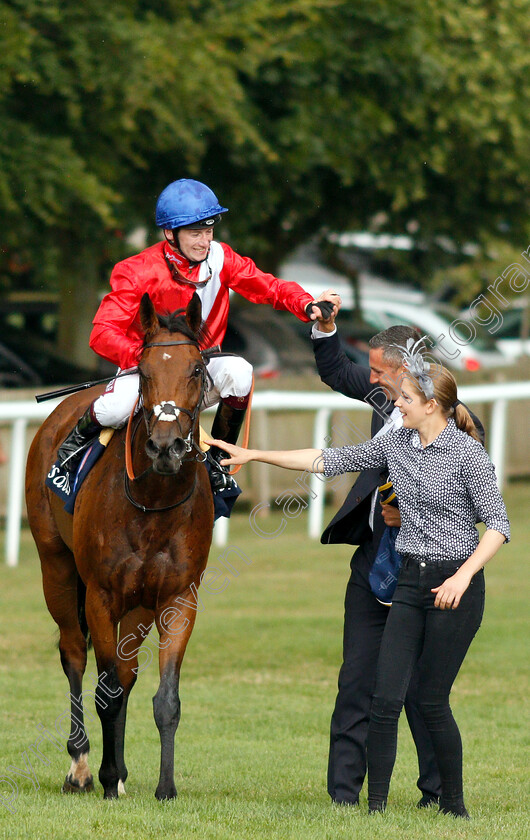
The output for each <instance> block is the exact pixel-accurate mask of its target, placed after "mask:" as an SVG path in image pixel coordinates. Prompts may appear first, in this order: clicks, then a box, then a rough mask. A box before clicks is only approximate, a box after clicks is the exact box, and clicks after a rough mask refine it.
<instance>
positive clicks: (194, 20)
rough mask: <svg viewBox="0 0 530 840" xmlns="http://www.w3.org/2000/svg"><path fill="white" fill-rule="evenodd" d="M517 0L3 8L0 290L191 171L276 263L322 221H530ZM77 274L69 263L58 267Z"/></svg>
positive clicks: (94, 247) (95, 249) (481, 225)
mask: <svg viewBox="0 0 530 840" xmlns="http://www.w3.org/2000/svg"><path fill="white" fill-rule="evenodd" d="M529 12H530V3H529V0H470V2H467V3H462V2H461V0H446V2H444V3H443V4H440V3H439V2H438V0H421V2H420V0H394V2H390V0H356V2H355V3H352V2H351V0H291V1H290V2H289V3H285V0H224V2H221V0H210V1H209V2H208V3H204V2H202V0H201V1H200V2H199V0H188V2H186V3H182V2H181V0H166V2H165V3H164V4H160V3H156V4H155V3H154V2H151V0H114V2H113V3H105V2H102V0H84V2H83V3H78V2H76V3H74V2H71V0H62V2H61V1H60V0H0V25H1V29H0V31H1V33H2V34H1V38H2V44H1V47H2V50H1V56H2V57H1V59H0V62H1V64H0V132H1V134H0V207H1V208H2V216H3V220H4V223H3V233H4V236H3V258H4V259H3V273H2V278H3V280H4V285H5V284H6V283H7V282H8V281H9V282H15V281H14V280H13V276H12V275H10V274H9V272H8V271H7V270H6V266H7V264H8V263H9V261H12V260H13V258H14V256H16V257H17V258H18V259H19V260H21V261H22V262H25V261H29V262H30V263H31V264H32V265H33V267H34V272H33V277H34V278H35V280H34V282H35V283H37V284H39V285H40V284H42V283H44V282H51V283H53V282H55V283H57V278H58V276H59V275H62V276H63V277H64V276H65V274H66V276H67V281H66V282H67V283H68V282H69V283H72V284H73V283H75V282H78V280H79V278H78V277H76V276H71V277H69V276H68V266H69V264H70V260H71V255H72V253H73V252H76V251H78V250H79V249H80V248H81V247H82V250H83V254H84V259H86V260H92V261H93V262H94V264H96V265H101V264H105V265H106V264H107V263H109V262H112V261H114V260H115V259H117V258H118V257H119V256H121V255H123V254H124V253H125V247H126V246H125V245H124V240H123V238H121V237H117V236H116V235H115V232H116V231H120V232H121V233H124V234H127V233H129V232H130V231H131V230H133V229H134V228H136V227H138V226H146V227H147V228H148V229H149V231H151V233H153V234H154V228H153V210H154V203H155V200H156V196H157V195H158V193H159V192H160V190H161V189H162V188H163V187H164V186H165V185H166V184H167V183H168V182H169V181H171V180H173V179H175V178H178V177H186V176H191V177H197V178H199V179H201V180H204V181H206V182H207V183H208V184H209V185H210V186H212V188H213V189H214V190H215V191H217V192H218V194H219V197H220V200H221V202H222V203H224V204H226V206H229V207H230V210H231V212H230V214H229V215H228V217H227V221H226V227H225V228H224V229H223V238H229V240H230V241H231V242H232V243H233V244H234V245H235V246H236V247H238V248H239V249H240V250H241V251H242V252H246V253H249V254H250V255H252V256H254V257H255V258H256V259H258V261H259V262H260V263H261V264H262V265H263V267H274V266H275V264H276V263H277V261H278V259H279V258H281V256H282V255H283V254H284V253H285V252H286V251H287V250H289V249H290V248H291V247H293V245H296V244H298V243H299V242H300V241H302V240H303V239H305V238H307V237H308V235H310V234H312V233H314V232H315V231H317V230H319V229H321V228H322V227H328V228H346V227H365V226H367V225H369V224H370V220H371V219H372V218H373V217H374V214H377V213H381V211H384V212H385V213H386V214H387V217H388V225H389V227H391V228H393V229H394V230H396V231H398V230H402V229H404V228H405V227H406V226H407V224H410V223H411V221H412V222H414V224H415V225H416V227H417V228H419V230H420V232H421V234H422V236H423V237H424V238H426V239H429V237H434V236H435V235H439V234H446V235H449V236H451V237H453V239H454V240H455V241H466V240H469V239H474V240H477V241H480V240H486V239H487V238H488V237H489V236H491V235H492V233H498V230H499V225H500V224H503V225H504V228H505V229H506V230H507V234H506V235H507V236H509V237H511V238H512V239H513V240H514V241H517V240H519V241H521V240H522V241H523V244H526V239H527V238H528V232H529V230H530V226H529V221H528V220H529V213H528V210H529V207H528V191H527V187H528V182H529V180H530V179H529V174H530V172H529V169H530V167H529V155H528V137H529V131H528V128H529V119H530V117H529V109H528V107H527V106H528V101H529V86H530V82H529V79H530V73H529V63H530V57H529V54H528V40H529V35H530V15H529ZM76 270H79V269H76Z"/></svg>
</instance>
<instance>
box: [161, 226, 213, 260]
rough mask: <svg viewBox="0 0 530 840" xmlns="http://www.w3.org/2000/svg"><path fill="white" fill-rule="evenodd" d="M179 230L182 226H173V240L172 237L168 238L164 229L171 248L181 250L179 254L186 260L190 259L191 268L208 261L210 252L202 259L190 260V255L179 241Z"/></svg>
mask: <svg viewBox="0 0 530 840" xmlns="http://www.w3.org/2000/svg"><path fill="white" fill-rule="evenodd" d="M179 230H180V228H173V230H172V233H173V241H171V239H168V238H167V236H166V232H165V231H164V237H165V240H166V242H167V244H168V245H169V246H170V247H171V248H175V250H177V251H178V252H179V254H180V255H181V256H182V257H184V259H185V260H188V262H189V264H190V267H191V268H192V267H193V266H195V265H200V264H201V263H203V262H206V261H207V259H208V256H209V253H208V254H206V256H205V257H204V258H203V259H202V260H190V258H189V257H188V256H187V255H186V254H185V253H184V251H183V250H182V248H181V247H180V241H179Z"/></svg>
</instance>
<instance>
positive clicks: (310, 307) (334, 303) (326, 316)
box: [305, 289, 342, 332]
mask: <svg viewBox="0 0 530 840" xmlns="http://www.w3.org/2000/svg"><path fill="white" fill-rule="evenodd" d="M319 303H322V304H323V306H322V307H320V306H319V305H318V304H319ZM341 303H342V301H341V299H340V295H338V294H337V293H336V292H334V291H333V289H326V290H325V291H324V292H322V294H320V295H319V296H318V297H317V298H316V299H315V300H313V301H311V303H308V304H307V306H306V308H305V311H306V315H307V316H308V318H310V319H311V321H318V322H319V329H321V326H320V325H322V324H324V325H326V326H329V324H330V322H331V324H332V329H334V328H335V317H336V315H337V313H338V311H339V309H340V307H341ZM327 331H329V330H324V332H327Z"/></svg>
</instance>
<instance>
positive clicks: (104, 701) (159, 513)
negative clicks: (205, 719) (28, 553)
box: [26, 294, 213, 799]
mask: <svg viewBox="0 0 530 840" xmlns="http://www.w3.org/2000/svg"><path fill="white" fill-rule="evenodd" d="M139 314H140V321H141V324H142V328H143V331H144V334H145V340H144V347H143V351H142V356H141V359H140V362H139V366H138V372H139V375H140V398H141V404H142V411H141V412H140V413H139V414H138V416H137V417H136V420H135V423H136V428H135V432H134V434H133V435H132V443H131V450H132V471H133V473H134V476H136V478H135V479H134V480H130V479H128V478H127V472H126V463H125V461H126V443H125V437H126V436H125V434H124V430H122V431H120V432H115V433H114V435H113V437H112V439H111V441H110V443H109V444H108V446H107V449H106V451H105V452H104V454H103V455H102V456H101V457H100V459H99V460H98V461H97V462H96V463H95V464H94V466H93V467H92V469H91V471H90V473H89V474H88V476H87V478H86V479H85V481H84V482H83V484H82V485H81V487H80V489H79V493H78V496H77V498H76V501H75V508H74V513H73V515H70V514H68V513H66V512H65V510H64V508H63V502H62V500H61V499H59V498H58V497H57V496H56V495H55V494H54V493H53V492H52V491H51V490H50V489H48V488H47V487H46V486H45V479H46V476H47V474H48V472H49V470H50V467H51V465H52V464H53V463H54V461H55V459H56V456H57V449H58V447H59V446H60V444H61V443H62V441H63V440H64V438H65V437H66V435H67V433H68V432H69V430H70V429H71V428H72V427H73V425H74V424H75V423H76V422H77V419H78V418H79V417H80V416H81V415H82V414H83V412H84V411H85V409H86V408H87V407H88V405H89V404H90V402H91V401H92V400H93V399H94V397H96V396H98V395H99V394H100V393H101V392H102V387H103V386H97V387H95V388H90V389H89V390H86V391H83V392H82V394H79V393H77V394H74V395H73V396H71V397H68V398H67V399H65V400H64V401H63V402H62V403H61V404H60V405H59V406H58V407H57V408H56V409H55V410H54V411H53V412H52V414H51V415H50V416H49V417H48V419H47V420H46V421H45V422H44V423H43V425H42V426H41V427H40V429H39V431H38V432H37V435H36V437H35V439H34V441H33V444H32V446H31V449H30V452H29V455H28V463H27V471H26V502H27V510H28V519H29V524H30V528H31V531H32V533H33V537H34V539H35V542H36V544H37V549H38V552H39V556H40V561H41V568H42V578H43V588H44V596H45V599H46V604H47V606H48V609H49V611H50V613H51V615H52V617H53V618H54V620H55V622H56V623H57V625H58V627H59V651H60V657H61V664H62V667H63V670H64V672H65V674H66V676H67V678H68V682H69V685H70V700H71V728H70V735H69V738H68V741H67V749H68V752H69V754H70V757H71V760H72V763H71V766H70V769H69V771H68V774H67V776H66V779H65V782H64V785H63V790H64V791H71V792H85V791H88V790H91V789H92V788H93V780H92V775H91V773H90V770H89V766H88V752H89V740H88V737H87V734H86V730H85V724H84V717H83V695H82V681H83V674H84V671H85V668H86V662H87V637H88V632H89V633H90V638H91V640H92V643H93V646H94V652H95V656H96V663H97V671H98V680H97V687H96V691H95V703H96V708H97V711H98V715H99V717H100V720H101V727H102V732H103V755H102V760H101V767H100V770H99V780H100V782H101V784H102V786H103V791H104V797H105V799H113V798H116V797H117V796H118V793H122V792H124V786H123V785H124V782H125V780H126V778H127V768H126V766H125V760H124V737H125V719H126V712H127V701H128V698H129V694H130V691H131V689H132V687H133V685H134V683H135V681H136V676H137V670H138V650H139V648H140V645H141V643H142V641H143V639H144V637H145V636H146V635H147V632H148V631H149V629H150V628H151V625H152V623H153V621H154V622H155V624H156V627H157V629H158V632H159V636H160V640H159V671H160V683H159V687H158V690H157V692H156V694H155V696H154V697H153V711H154V718H155V722H156V725H157V727H158V730H159V733H160V743H161V757H160V777H159V781H158V787H157V788H156V793H155V796H156V797H157V799H171V798H173V797H175V796H176V795H177V791H176V788H175V782H174V749H175V744H174V741H175V733H176V730H177V727H178V724H179V719H180V700H179V675H180V667H181V664H182V659H183V656H184V653H185V650H186V645H187V643H188V640H189V638H190V635H191V632H192V629H193V625H194V621H195V615H196V611H197V598H198V596H197V589H198V587H199V584H200V581H201V576H202V573H203V571H204V569H205V567H206V563H207V559H208V552H209V549H210V544H211V538H212V529H213V499H212V493H211V490H210V484H209V478H208V474H207V471H206V467H205V466H204V464H203V463H201V461H202V460H203V459H204V453H202V452H201V450H200V448H199V420H198V416H199V408H200V405H201V401H202V398H203V396H204V391H205V387H206V367H205V361H204V359H203V357H202V354H201V352H200V350H199V337H200V335H201V332H200V330H201V302H200V299H199V297H198V295H196V294H194V295H193V298H192V299H191V301H190V303H189V305H188V307H187V309H186V310H179V311H177V312H175V313H173V315H170V316H166V317H163V316H158V315H157V314H156V312H155V309H154V307H153V304H152V302H151V299H150V298H149V295H148V294H145V295H144V296H143V298H142V301H141V304H140V312H139ZM144 421H145V422H144ZM134 476H133V477H134ZM118 625H119V631H118ZM123 651H125V654H126V655H121V653H122V652H123Z"/></svg>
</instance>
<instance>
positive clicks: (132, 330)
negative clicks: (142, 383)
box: [90, 241, 313, 370]
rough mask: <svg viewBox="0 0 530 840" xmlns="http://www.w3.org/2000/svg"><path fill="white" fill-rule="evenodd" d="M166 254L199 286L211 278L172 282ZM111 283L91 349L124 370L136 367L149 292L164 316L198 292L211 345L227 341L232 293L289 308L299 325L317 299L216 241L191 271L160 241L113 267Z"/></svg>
mask: <svg viewBox="0 0 530 840" xmlns="http://www.w3.org/2000/svg"><path fill="white" fill-rule="evenodd" d="M164 254H167V255H168V257H169V258H170V259H171V260H172V262H174V263H175V264H176V265H177V266H178V269H179V270H180V272H182V274H184V275H185V276H186V277H188V278H190V279H191V280H192V281H194V282H197V281H198V282H201V281H203V280H206V279H207V278H208V276H209V275H211V277H210V279H209V280H208V282H207V283H206V284H205V285H204V286H197V287H195V286H194V285H187V284H186V283H184V282H180V281H179V280H178V279H174V276H173V273H172V272H171V270H170V268H169V267H168V264H167V262H166V259H165V256H164ZM110 285H111V287H112V291H110V292H109V293H108V294H107V295H105V297H104V298H103V300H102V301H101V304H100V306H99V309H98V311H97V312H96V316H95V318H94V321H93V323H94V328H93V330H92V333H91V336H90V346H91V348H92V349H93V350H94V351H95V352H96V353H98V354H99V355H100V356H103V357H104V358H105V359H108V360H109V361H111V362H114V363H115V364H116V365H118V367H120V368H122V370H124V369H126V368H131V367H135V366H136V365H137V363H138V360H139V358H140V355H141V352H142V346H143V331H142V327H141V325H140V320H139V312H138V311H139V308H140V301H141V298H142V295H143V294H144V292H149V295H150V297H151V300H152V301H153V304H154V307H155V309H156V311H157V312H159V313H161V314H163V313H168V312H174V311H175V310H176V309H181V308H183V307H186V306H187V305H188V303H189V301H190V299H191V297H192V295H193V292H194V291H196V292H197V294H198V295H199V297H200V298H201V301H202V317H203V320H204V321H206V325H207V327H208V331H209V335H210V337H211V343H210V342H209V346H215V345H217V344H221V342H222V341H223V338H224V335H225V332H226V323H227V319H228V308H229V298H228V296H229V289H233V290H234V291H235V292H238V293H239V294H241V295H242V296H243V297H245V298H247V300H250V301H252V302H253V303H270V304H271V305H272V306H273V307H274V308H275V309H283V310H288V311H289V312H292V313H293V314H294V315H296V316H297V318H299V319H300V320H301V321H308V320H309V319H308V317H307V315H306V314H305V311H304V310H305V307H306V306H307V304H308V303H310V301H311V300H313V298H312V297H311V295H310V294H308V293H307V292H304V290H303V289H302V287H301V286H299V285H298V283H292V282H289V281H286V280H280V279H278V278H277V277H274V275H272V274H266V273H265V272H263V271H260V269H259V268H258V267H257V266H256V264H255V263H254V262H253V261H252V260H251V259H249V258H248V257H242V256H240V255H239V254H237V253H236V252H235V251H234V250H233V249H232V248H230V246H229V245H226V244H225V243H224V242H215V241H213V242H212V243H211V245H210V253H209V255H208V259H207V260H206V261H204V262H202V263H200V264H199V265H196V266H193V267H191V268H190V265H189V262H188V261H187V260H186V259H184V258H183V257H181V256H180V255H179V254H177V253H176V252H175V251H174V250H173V249H172V248H170V247H169V245H167V243H165V242H159V243H157V244H156V245H153V246H151V247H150V248H146V249H145V250H144V251H142V252H141V253H140V254H136V255H135V256H133V257H129V258H128V259H126V260H122V262H119V263H118V264H117V265H115V266H114V269H113V271H112V274H111V277H110ZM202 349H205V347H203V348H202Z"/></svg>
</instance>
